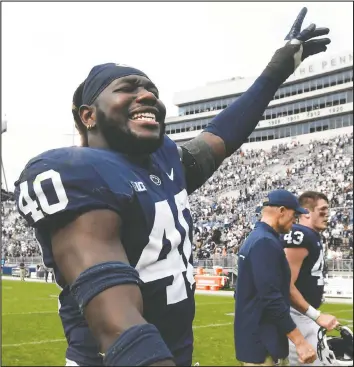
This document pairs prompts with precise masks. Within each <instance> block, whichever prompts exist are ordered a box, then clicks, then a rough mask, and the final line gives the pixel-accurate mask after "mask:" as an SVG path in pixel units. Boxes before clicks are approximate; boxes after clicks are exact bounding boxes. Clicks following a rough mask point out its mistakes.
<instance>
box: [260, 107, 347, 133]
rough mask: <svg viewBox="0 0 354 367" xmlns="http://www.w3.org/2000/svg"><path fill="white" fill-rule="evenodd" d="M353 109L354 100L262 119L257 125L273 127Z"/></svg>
mask: <svg viewBox="0 0 354 367" xmlns="http://www.w3.org/2000/svg"><path fill="white" fill-rule="evenodd" d="M352 111H353V102H350V103H345V104H342V105H340V106H332V107H326V108H322V109H319V110H313V111H309V112H302V113H298V114H296V115H291V116H286V117H278V118H275V119H272V120H264V121H260V122H259V124H258V125H257V127H258V128H264V127H273V126H279V125H286V124H291V123H293V122H299V121H305V120H313V119H315V120H316V119H319V118H322V117H327V116H331V115H336V114H341V113H345V112H352Z"/></svg>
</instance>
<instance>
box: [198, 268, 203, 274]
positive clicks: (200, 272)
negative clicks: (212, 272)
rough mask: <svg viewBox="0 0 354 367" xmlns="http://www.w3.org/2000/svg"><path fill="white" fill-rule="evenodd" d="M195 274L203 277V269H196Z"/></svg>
mask: <svg viewBox="0 0 354 367" xmlns="http://www.w3.org/2000/svg"><path fill="white" fill-rule="evenodd" d="M197 274H198V275H203V274H204V269H203V268H200V267H199V268H197Z"/></svg>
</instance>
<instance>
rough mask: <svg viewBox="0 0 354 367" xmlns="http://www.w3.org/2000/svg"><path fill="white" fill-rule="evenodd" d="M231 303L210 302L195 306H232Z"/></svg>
mask: <svg viewBox="0 0 354 367" xmlns="http://www.w3.org/2000/svg"><path fill="white" fill-rule="evenodd" d="M232 304H233V303H232V302H210V303H203V302H196V303H195V305H196V306H209V305H232Z"/></svg>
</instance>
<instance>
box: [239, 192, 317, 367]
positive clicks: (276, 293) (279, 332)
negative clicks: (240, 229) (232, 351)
mask: <svg viewBox="0 0 354 367" xmlns="http://www.w3.org/2000/svg"><path fill="white" fill-rule="evenodd" d="M307 213H308V212H307V210H306V209H304V208H301V207H300V204H299V201H298V199H297V198H296V197H295V196H294V195H293V194H292V193H290V192H289V191H286V190H274V191H272V192H270V193H269V194H268V196H267V198H266V199H265V200H264V202H263V208H262V217H261V220H260V221H259V222H257V224H256V226H255V228H254V230H253V231H252V232H251V233H250V235H249V236H248V238H247V239H246V241H245V242H244V244H243V245H242V247H241V249H240V252H239V260H238V279H237V285H236V293H235V296H236V309H235V325H234V331H235V348H236V358H237V359H238V360H239V361H242V362H243V363H244V365H257V364H258V365H265V366H272V365H288V360H287V357H288V355H289V344H288V339H290V340H291V341H292V342H293V343H294V344H295V345H296V351H297V354H298V357H299V361H300V362H301V363H312V362H313V361H314V360H315V359H316V352H315V350H314V349H313V347H312V346H311V345H310V344H309V343H308V342H307V341H306V340H305V338H304V337H303V335H302V334H301V333H300V331H299V329H298V328H297V327H296V325H295V323H294V322H293V320H292V319H291V317H290V278H291V274H290V268H289V265H288V262H287V260H286V257H285V253H284V250H283V246H282V244H281V242H280V240H279V234H280V233H288V232H289V231H290V229H291V227H292V225H293V224H294V222H295V220H296V217H297V215H298V214H307Z"/></svg>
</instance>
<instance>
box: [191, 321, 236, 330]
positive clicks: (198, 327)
mask: <svg viewBox="0 0 354 367" xmlns="http://www.w3.org/2000/svg"><path fill="white" fill-rule="evenodd" d="M233 324H234V323H233V322H227V323H225V324H209V325H198V326H193V329H204V328H207V327H218V326H226V325H233Z"/></svg>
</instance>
